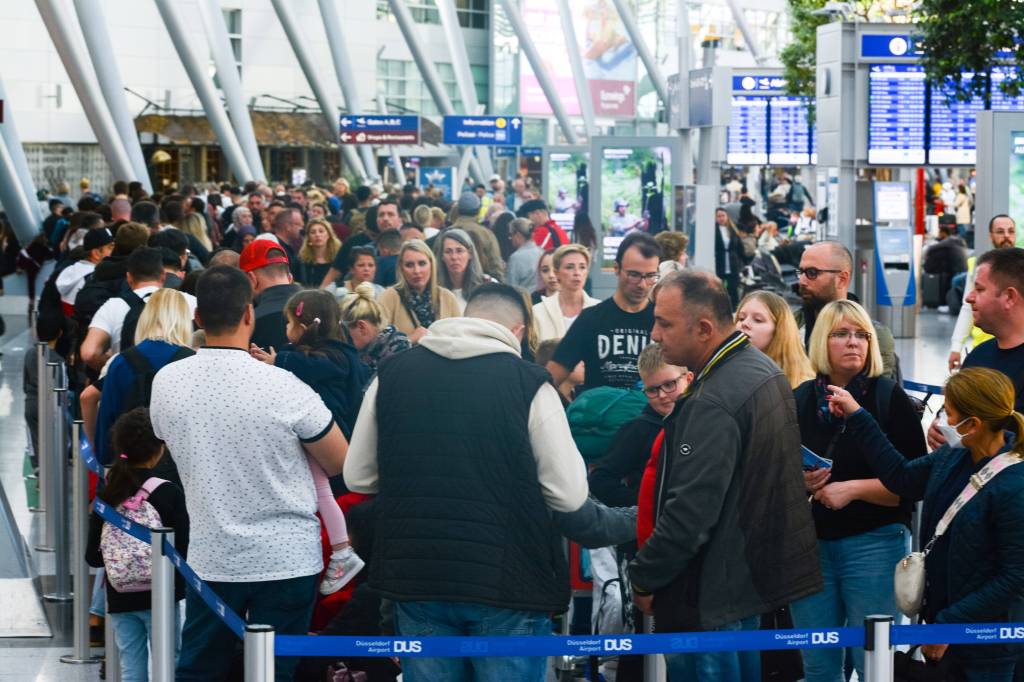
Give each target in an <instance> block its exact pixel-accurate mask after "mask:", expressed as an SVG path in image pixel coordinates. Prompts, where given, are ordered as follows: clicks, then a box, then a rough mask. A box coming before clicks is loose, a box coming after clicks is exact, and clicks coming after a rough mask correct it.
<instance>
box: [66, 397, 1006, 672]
mask: <svg viewBox="0 0 1024 682" xmlns="http://www.w3.org/2000/svg"><path fill="white" fill-rule="evenodd" d="M914 390H916V389H914ZM80 452H81V456H82V460H83V461H84V462H85V463H86V465H87V466H88V468H89V469H90V470H91V471H93V472H95V473H101V472H102V467H101V466H100V464H99V462H98V461H97V460H96V457H95V455H94V454H93V451H92V447H91V446H90V445H89V444H88V440H87V439H86V438H85V436H84V434H83V435H82V437H81V447H80ZM93 509H94V510H95V511H96V513H97V514H98V515H99V516H100V518H102V519H103V520H104V521H106V522H108V523H110V524H111V525H113V526H115V527H116V528H119V529H121V530H123V531H124V532H126V533H128V534H129V535H131V536H132V537H134V538H136V539H137V540H139V541H141V542H145V543H151V542H152V533H151V532H150V529H149V528H146V527H145V526H142V525H140V524H138V523H135V522H134V521H132V520H131V519H128V518H126V517H124V516H122V515H121V514H119V513H118V512H117V511H115V510H114V509H112V508H111V507H110V505H108V504H106V503H105V502H103V501H102V500H100V499H98V498H97V499H96V500H95V501H94V502H93ZM163 549H164V552H165V553H166V554H167V556H168V557H169V558H170V560H171V562H172V563H173V565H174V567H175V569H176V570H177V571H178V572H179V573H181V574H182V576H183V577H184V578H185V580H186V581H187V582H188V585H189V587H190V588H192V590H194V591H195V592H196V593H197V594H198V595H199V596H200V597H202V599H203V601H204V602H206V604H207V606H209V607H210V609H212V610H213V612H214V613H216V614H217V615H218V617H219V618H220V619H221V620H222V621H223V622H224V624H225V625H226V626H227V627H228V628H229V629H230V630H231V631H232V632H234V633H235V635H236V636H238V638H239V639H246V627H247V624H246V622H245V621H244V620H242V618H241V617H240V616H239V615H238V614H237V613H235V612H234V611H233V610H232V609H231V608H229V607H228V605H227V604H225V603H224V601H223V600H221V598H220V597H218V596H217V595H216V594H215V593H214V591H213V590H212V589H210V587H209V586H208V585H206V584H205V583H204V582H203V581H202V579H201V578H200V577H199V576H198V575H196V572H195V571H194V570H192V567H190V566H189V565H188V563H186V562H185V560H184V558H182V556H181V555H180V554H179V553H178V552H177V551H176V550H175V549H174V547H173V545H172V544H171V543H170V542H168V541H167V540H166V539H165V540H164V543H163ZM256 627H259V626H249V628H250V630H252V629H253V628H256ZM890 633H891V634H890V640H891V643H892V644H893V645H894V646H899V645H911V644H997V643H1017V644H1024V623H970V624H956V625H952V624H951V625H893V626H891V628H890ZM863 646H865V628H862V627H846V628H821V629H794V630H730V631H714V632H678V633H656V634H637V635H593V636H589V635H582V636H579V635H576V636H574V635H569V636H559V635H546V636H533V637H514V636H509V637H374V636H367V637H363V636H344V637H340V636H300V635H276V636H274V639H273V652H274V654H275V655H277V656H339V657H345V656H351V657H390V656H402V657H435V658H456V657H465V656H594V655H621V654H673V653H698V652H720V651H764V650H778V649H837V648H846V647H863Z"/></svg>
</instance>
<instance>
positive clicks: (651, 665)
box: [643, 616, 668, 682]
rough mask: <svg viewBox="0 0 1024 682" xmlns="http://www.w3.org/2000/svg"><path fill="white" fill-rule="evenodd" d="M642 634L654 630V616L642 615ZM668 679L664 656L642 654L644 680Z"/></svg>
mask: <svg viewBox="0 0 1024 682" xmlns="http://www.w3.org/2000/svg"><path fill="white" fill-rule="evenodd" d="M643 632H644V634H647V635H649V634H651V633H652V632H654V616H644V620H643ZM666 679H668V667H667V666H666V665H665V657H664V656H662V655H661V654H644V682H665V680H666Z"/></svg>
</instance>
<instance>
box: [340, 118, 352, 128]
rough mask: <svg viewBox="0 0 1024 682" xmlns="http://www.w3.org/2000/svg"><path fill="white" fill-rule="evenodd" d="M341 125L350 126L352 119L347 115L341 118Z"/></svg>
mask: <svg viewBox="0 0 1024 682" xmlns="http://www.w3.org/2000/svg"><path fill="white" fill-rule="evenodd" d="M341 125H343V126H344V127H346V128H348V127H349V126H350V125H352V119H350V118H349V117H348V116H346V117H345V118H343V119H341Z"/></svg>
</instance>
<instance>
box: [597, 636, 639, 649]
mask: <svg viewBox="0 0 1024 682" xmlns="http://www.w3.org/2000/svg"><path fill="white" fill-rule="evenodd" d="M604 650H605V651H632V650H633V640H631V639H629V638H628V637H623V638H621V639H606V640H604Z"/></svg>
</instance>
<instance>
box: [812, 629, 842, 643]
mask: <svg viewBox="0 0 1024 682" xmlns="http://www.w3.org/2000/svg"><path fill="white" fill-rule="evenodd" d="M811 644H839V633H838V632H812V633H811Z"/></svg>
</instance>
